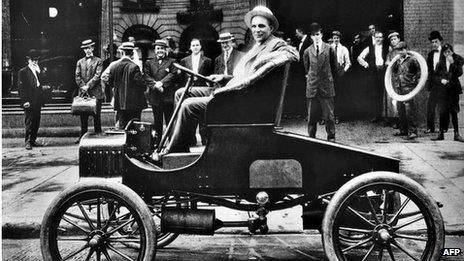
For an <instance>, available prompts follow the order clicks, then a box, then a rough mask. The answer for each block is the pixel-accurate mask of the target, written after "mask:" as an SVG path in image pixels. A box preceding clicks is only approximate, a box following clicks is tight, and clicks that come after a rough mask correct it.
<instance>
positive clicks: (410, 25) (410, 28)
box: [404, 0, 462, 56]
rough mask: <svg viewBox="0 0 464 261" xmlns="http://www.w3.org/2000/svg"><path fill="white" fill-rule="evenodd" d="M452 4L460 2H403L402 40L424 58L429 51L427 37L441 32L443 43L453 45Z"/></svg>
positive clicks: (426, 0) (412, 0)
mask: <svg viewBox="0 0 464 261" xmlns="http://www.w3.org/2000/svg"><path fill="white" fill-rule="evenodd" d="M454 2H462V1H461V0H404V38H405V40H406V42H407V43H408V44H409V46H411V47H412V48H413V49H414V50H418V51H419V52H420V53H421V54H423V55H424V56H425V55H427V53H428V52H429V51H430V42H429V40H428V36H429V34H430V32H431V31H433V30H438V31H440V32H441V34H442V36H443V38H444V42H448V43H453V39H454V31H453V30H454V29H453V28H454V21H453V20H455V19H453V17H454V15H453V10H454Z"/></svg>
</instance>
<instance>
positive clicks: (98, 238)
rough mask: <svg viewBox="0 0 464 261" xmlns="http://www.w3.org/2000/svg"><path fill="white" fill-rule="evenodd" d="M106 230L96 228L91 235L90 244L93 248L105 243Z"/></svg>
mask: <svg viewBox="0 0 464 261" xmlns="http://www.w3.org/2000/svg"><path fill="white" fill-rule="evenodd" d="M105 239H106V236H105V232H103V231H100V230H96V231H92V233H91V234H90V235H89V246H90V247H92V248H95V247H101V246H103V244H104V243H105Z"/></svg>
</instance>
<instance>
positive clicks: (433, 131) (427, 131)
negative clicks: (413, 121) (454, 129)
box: [424, 129, 435, 134]
mask: <svg viewBox="0 0 464 261" xmlns="http://www.w3.org/2000/svg"><path fill="white" fill-rule="evenodd" d="M424 133H425V134H429V133H435V130H433V129H426V130H425V131H424Z"/></svg>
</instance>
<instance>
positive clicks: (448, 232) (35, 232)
mask: <svg viewBox="0 0 464 261" xmlns="http://www.w3.org/2000/svg"><path fill="white" fill-rule="evenodd" d="M41 225H42V224H40V223H35V222H31V223H26V222H22V223H5V224H3V225H2V234H3V236H2V238H3V239H31V238H40V228H41ZM245 230H246V228H244V229H243V230H240V229H237V228H230V229H223V230H219V231H217V232H215V234H219V235H238V234H243V233H244V231H245ZM246 231H247V230H246ZM315 233H317V234H318V232H317V231H315V230H288V231H271V232H270V233H269V234H315ZM256 235H261V234H259V233H257V234H256ZM445 236H464V227H462V228H445Z"/></svg>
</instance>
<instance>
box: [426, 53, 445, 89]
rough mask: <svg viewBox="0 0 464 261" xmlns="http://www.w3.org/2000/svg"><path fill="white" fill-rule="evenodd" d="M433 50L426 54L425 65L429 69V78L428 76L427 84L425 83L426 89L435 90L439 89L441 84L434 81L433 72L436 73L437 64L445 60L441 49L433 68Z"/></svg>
mask: <svg viewBox="0 0 464 261" xmlns="http://www.w3.org/2000/svg"><path fill="white" fill-rule="evenodd" d="M434 53H435V51H430V52H429V54H428V55H427V67H428V71H429V78H428V84H427V91H431V92H435V91H437V90H440V86H441V84H440V83H439V82H436V81H434V80H433V77H434V74H435V73H436V71H437V69H438V65H439V64H440V63H441V62H443V61H444V60H445V55H444V54H443V49H442V50H441V52H440V55H439V58H438V63H437V66H436V67H435V68H433V55H434Z"/></svg>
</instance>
